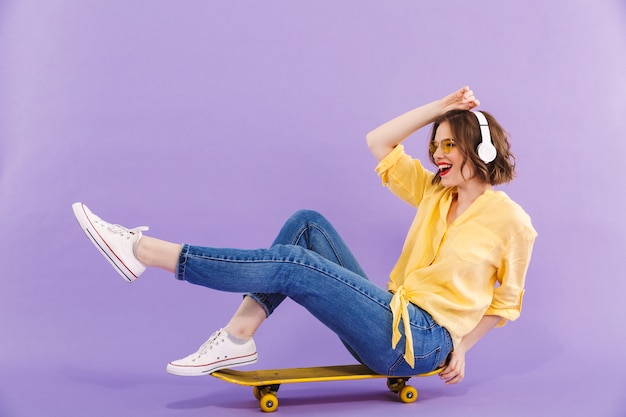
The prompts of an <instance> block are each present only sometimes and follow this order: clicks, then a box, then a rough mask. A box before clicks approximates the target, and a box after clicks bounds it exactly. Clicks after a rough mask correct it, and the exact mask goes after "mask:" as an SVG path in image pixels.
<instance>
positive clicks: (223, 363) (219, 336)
mask: <svg viewBox="0 0 626 417" xmlns="http://www.w3.org/2000/svg"><path fill="white" fill-rule="evenodd" d="M258 359H259V355H258V354H257V351H256V345H255V344H254V340H252V339H250V340H248V341H247V342H245V343H243V344H236V343H234V342H233V341H232V340H230V339H229V337H228V332H226V330H224V329H221V330H218V331H216V332H215V333H213V334H212V335H211V337H210V338H209V340H207V341H206V342H204V344H203V345H202V346H200V349H198V351H197V352H195V353H192V354H191V355H189V356H187V357H185V358H183V359H178V360H176V361H172V362H170V363H169V364H168V365H167V372H169V373H170V374H174V375H180V376H200V375H208V374H210V373H212V372H215V371H219V370H220V369H224V368H235V367H238V366H243V365H251V364H253V363H256V361H257V360H258Z"/></svg>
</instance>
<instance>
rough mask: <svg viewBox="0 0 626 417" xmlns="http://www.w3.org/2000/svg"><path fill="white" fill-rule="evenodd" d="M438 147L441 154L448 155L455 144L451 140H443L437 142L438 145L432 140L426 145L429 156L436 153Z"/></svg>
mask: <svg viewBox="0 0 626 417" xmlns="http://www.w3.org/2000/svg"><path fill="white" fill-rule="evenodd" d="M440 146H441V150H442V151H443V153H445V154H448V153H450V152H452V150H453V149H454V148H455V147H456V144H455V143H454V140H453V139H443V140H442V141H441V142H439V144H437V142H435V141H434V140H432V141H430V143H429V144H428V150H429V151H430V153H431V154H434V153H435V152H437V148H439V147H440Z"/></svg>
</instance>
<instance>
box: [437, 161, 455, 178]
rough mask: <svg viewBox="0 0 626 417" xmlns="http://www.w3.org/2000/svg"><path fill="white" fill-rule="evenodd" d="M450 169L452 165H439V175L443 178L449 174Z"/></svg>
mask: <svg viewBox="0 0 626 417" xmlns="http://www.w3.org/2000/svg"><path fill="white" fill-rule="evenodd" d="M451 169H452V165H449V164H442V165H439V175H440V176H442V177H443V176H444V175H446V174H447V173H448V172H450V170H451Z"/></svg>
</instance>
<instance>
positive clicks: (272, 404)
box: [259, 392, 278, 413]
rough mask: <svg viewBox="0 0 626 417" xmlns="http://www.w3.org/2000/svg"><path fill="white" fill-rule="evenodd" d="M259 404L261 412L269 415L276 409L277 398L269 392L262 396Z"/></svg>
mask: <svg viewBox="0 0 626 417" xmlns="http://www.w3.org/2000/svg"><path fill="white" fill-rule="evenodd" d="M259 403H260V405H261V411H264V412H266V413H271V412H274V411H276V409H277V408H278V397H276V395H274V394H272V393H271V392H270V393H269V394H265V395H263V396H262V397H261V400H260V401H259Z"/></svg>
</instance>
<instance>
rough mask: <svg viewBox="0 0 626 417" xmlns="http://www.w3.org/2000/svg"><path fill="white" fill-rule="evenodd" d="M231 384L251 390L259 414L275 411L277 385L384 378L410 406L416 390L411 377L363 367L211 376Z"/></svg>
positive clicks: (229, 371)
mask: <svg viewBox="0 0 626 417" xmlns="http://www.w3.org/2000/svg"><path fill="white" fill-rule="evenodd" d="M441 370H442V368H440V369H436V370H434V371H432V372H428V373H425V374H420V375H414V376H416V377H426V376H431V375H436V374H438V373H440V372H441ZM211 375H212V376H213V377H215V378H219V379H221V380H224V381H226V382H230V383H233V384H238V385H244V386H250V387H253V393H254V396H255V397H256V399H257V400H259V405H260V407H261V410H262V411H265V412H272V411H276V409H277V408H278V397H277V392H278V388H279V387H280V385H281V384H295V383H303V382H323V381H349V380H360V379H373V378H386V379H387V387H388V388H389V389H390V390H391V391H392V392H395V393H397V394H399V395H400V400H401V401H402V402H404V403H412V402H414V401H415V400H416V399H417V395H418V394H417V390H416V389H415V388H413V387H412V386H410V385H407V384H406V382H407V381H408V380H409V378H411V377H395V376H394V377H390V376H387V375H380V374H377V373H375V372H373V371H372V370H371V369H369V368H368V367H366V366H364V365H338V366H314V367H309V368H284V369H267V370H259V371H236V370H232V369H222V370H220V371H216V372H213V373H212V374H211Z"/></svg>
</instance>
